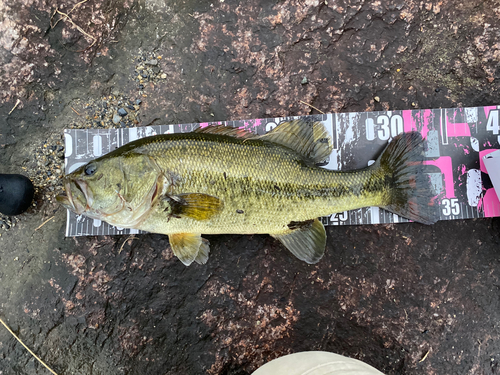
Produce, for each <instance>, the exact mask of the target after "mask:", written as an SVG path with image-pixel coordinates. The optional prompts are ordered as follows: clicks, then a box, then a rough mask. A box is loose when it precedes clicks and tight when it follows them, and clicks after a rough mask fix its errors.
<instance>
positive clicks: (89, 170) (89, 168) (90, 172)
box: [85, 163, 97, 176]
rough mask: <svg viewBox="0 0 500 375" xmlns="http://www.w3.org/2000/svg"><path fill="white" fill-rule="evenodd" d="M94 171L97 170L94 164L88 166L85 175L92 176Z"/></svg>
mask: <svg viewBox="0 0 500 375" xmlns="http://www.w3.org/2000/svg"><path fill="white" fill-rule="evenodd" d="M96 170H97V167H96V165H95V164H94V163H92V164H89V165H87V166H86V167H85V175H87V176H93V175H94V173H95V171H96Z"/></svg>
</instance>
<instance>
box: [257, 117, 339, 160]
mask: <svg viewBox="0 0 500 375" xmlns="http://www.w3.org/2000/svg"><path fill="white" fill-rule="evenodd" d="M259 139H262V140H266V141H269V142H274V143H279V144H280V145H282V146H285V147H288V148H291V149H292V150H294V151H296V152H298V153H299V154H301V155H303V156H305V157H306V158H308V159H310V160H312V161H313V162H314V163H320V162H322V161H324V160H325V159H326V158H327V157H328V155H330V154H331V152H332V150H333V144H332V139H331V137H330V134H328V131H327V130H326V128H325V126H324V125H323V124H322V123H321V122H319V121H316V122H306V121H304V120H294V121H287V122H282V123H281V124H279V125H278V126H277V127H276V128H274V129H273V130H272V131H270V132H269V133H267V134H264V135H261V136H260V137H259Z"/></svg>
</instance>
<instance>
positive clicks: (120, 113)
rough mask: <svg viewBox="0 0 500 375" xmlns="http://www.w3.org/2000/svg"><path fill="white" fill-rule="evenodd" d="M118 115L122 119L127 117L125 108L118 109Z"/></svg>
mask: <svg viewBox="0 0 500 375" xmlns="http://www.w3.org/2000/svg"><path fill="white" fill-rule="evenodd" d="M118 114H119V115H120V116H122V117H124V116H127V110H126V109H125V108H120V109H119V110H118Z"/></svg>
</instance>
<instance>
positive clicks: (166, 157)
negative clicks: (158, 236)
mask: <svg viewBox="0 0 500 375" xmlns="http://www.w3.org/2000/svg"><path fill="white" fill-rule="evenodd" d="M181 136H182V135H181ZM162 138H163V139H162ZM175 138H177V139H175ZM190 138H191V139H185V137H173V136H163V137H157V138H156V139H155V141H154V143H152V144H148V145H144V146H142V147H144V148H146V149H148V151H147V152H146V153H147V154H148V155H150V157H151V158H153V159H154V160H155V161H156V163H157V164H158V166H159V168H160V169H161V170H162V171H163V173H164V174H165V176H166V180H167V181H168V182H167V184H168V185H169V187H168V191H167V192H168V195H180V194H188V193H192V192H197V193H203V194H207V195H210V196H214V197H218V198H219V199H220V200H221V201H222V202H223V208H222V209H221V211H220V212H218V213H217V214H216V215H214V216H213V217H211V218H210V219H207V220H201V221H200V220H196V219H192V218H190V217H186V218H183V219H177V220H174V219H173V218H172V217H169V216H168V215H166V214H165V207H166V206H167V205H168V203H164V202H162V201H159V202H156V204H155V205H154V206H153V210H152V212H151V214H150V216H149V217H148V219H146V221H145V222H144V223H143V225H142V228H143V229H145V230H148V231H152V232H161V233H168V234H170V233H185V232H193V233H204V234H221V233H246V234H251V233H271V234H272V233H280V232H283V231H284V230H287V229H288V224H289V223H291V222H302V221H307V220H311V219H314V218H316V217H318V216H323V215H327V214H331V213H333V212H340V211H345V210H349V209H354V208H359V207H364V206H370V205H382V204H383V203H384V199H385V195H386V194H385V192H384V183H383V181H380V179H378V177H377V176H376V175H375V174H374V173H373V170H371V169H367V170H361V171H356V172H351V173H346V172H334V171H330V170H326V169H322V168H319V167H316V166H315V165H310V163H308V162H307V161H306V160H304V158H303V157H302V156H301V155H299V154H297V153H296V152H294V151H293V150H291V149H287V148H286V147H283V146H280V145H275V144H272V143H270V142H265V141H261V140H241V139H237V138H231V137H228V136H217V135H212V134H195V136H194V137H190ZM171 181H173V183H172V182H171Z"/></svg>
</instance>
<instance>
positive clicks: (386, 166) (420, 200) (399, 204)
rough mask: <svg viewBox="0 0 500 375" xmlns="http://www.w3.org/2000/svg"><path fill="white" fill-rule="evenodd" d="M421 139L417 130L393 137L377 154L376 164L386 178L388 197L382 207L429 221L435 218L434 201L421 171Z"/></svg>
mask: <svg viewBox="0 0 500 375" xmlns="http://www.w3.org/2000/svg"><path fill="white" fill-rule="evenodd" d="M423 156H424V148H423V139H422V136H421V135H420V134H419V133H417V132H411V133H403V134H400V135H398V136H397V137H395V138H394V139H393V140H392V142H391V143H389V145H388V146H387V147H386V149H385V150H384V152H383V153H382V155H380V157H379V159H378V160H377V163H376V164H379V167H380V168H381V169H382V170H383V173H384V175H385V176H390V177H389V181H388V182H389V190H390V199H389V204H387V205H386V206H384V207H383V208H385V209H386V210H388V211H391V212H393V213H395V214H398V215H400V216H403V217H406V218H408V219H410V220H413V221H417V222H420V223H423V224H433V223H435V222H436V221H438V220H439V211H438V207H437V204H435V203H434V199H435V196H436V194H435V193H434V191H433V189H432V187H431V184H430V181H429V177H428V175H427V174H425V173H424V171H423V168H422V161H423Z"/></svg>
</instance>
